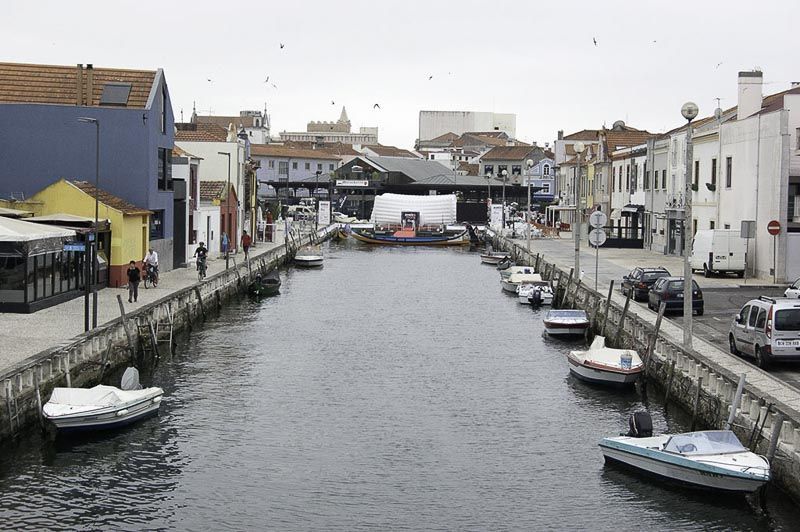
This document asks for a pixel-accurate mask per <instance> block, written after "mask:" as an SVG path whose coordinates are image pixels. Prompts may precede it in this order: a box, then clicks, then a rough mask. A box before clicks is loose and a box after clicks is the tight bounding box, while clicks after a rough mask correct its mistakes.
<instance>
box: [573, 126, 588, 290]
mask: <svg viewBox="0 0 800 532" xmlns="http://www.w3.org/2000/svg"><path fill="white" fill-rule="evenodd" d="M572 149H574V150H575V186H574V187H573V190H574V191H575V223H574V224H573V228H572V236H573V237H574V238H575V265H574V268H575V275H576V276H577V277H578V279H579V280H580V278H581V155H583V152H584V150H586V145H584V143H583V142H580V141H578V142H576V143H575V144H573V145H572Z"/></svg>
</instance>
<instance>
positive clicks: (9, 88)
mask: <svg viewBox="0 0 800 532" xmlns="http://www.w3.org/2000/svg"><path fill="white" fill-rule="evenodd" d="M79 72H80V73H81V80H82V83H81V87H82V89H81V91H82V92H83V93H84V94H86V92H87V91H88V89H89V83H88V78H89V73H90V72H91V77H92V85H91V88H92V90H91V101H89V102H87V103H88V105H91V106H97V105H100V97H101V96H102V94H103V86H104V85H105V84H106V83H109V82H120V83H130V85H131V91H130V94H129V95H128V101H127V105H125V107H127V108H132V107H133V108H145V107H146V106H147V100H148V98H149V97H150V91H151V90H152V88H153V82H154V81H155V77H156V71H155V70H123V69H117V68H93V69H91V70H87V69H85V68H84V69H79V68H78V67H77V66H58V65H29V64H22V63H0V103H41V104H56V105H87V103H79V102H78V73H79ZM87 96H88V94H87Z"/></svg>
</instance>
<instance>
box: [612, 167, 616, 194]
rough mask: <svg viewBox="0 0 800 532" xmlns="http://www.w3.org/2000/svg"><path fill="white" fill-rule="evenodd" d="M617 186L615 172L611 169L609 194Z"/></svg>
mask: <svg viewBox="0 0 800 532" xmlns="http://www.w3.org/2000/svg"><path fill="white" fill-rule="evenodd" d="M616 186H617V172H616V170H615V169H614V168H612V169H611V192H614V189H615V188H616Z"/></svg>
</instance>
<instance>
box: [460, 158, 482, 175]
mask: <svg viewBox="0 0 800 532" xmlns="http://www.w3.org/2000/svg"><path fill="white" fill-rule="evenodd" d="M458 170H459V171H460V172H466V173H467V175H475V176H476V175H478V172H479V171H480V165H479V164H477V163H467V162H465V161H461V162H460V163H458Z"/></svg>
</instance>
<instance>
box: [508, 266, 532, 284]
mask: <svg viewBox="0 0 800 532" xmlns="http://www.w3.org/2000/svg"><path fill="white" fill-rule="evenodd" d="M515 273H525V274H535V273H536V271H535V270H534V269H533V266H509V267H508V268H506V269H505V270H500V280H501V281H502V280H503V279H508V278H509V277H511V276H512V275H514V274H515Z"/></svg>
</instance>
